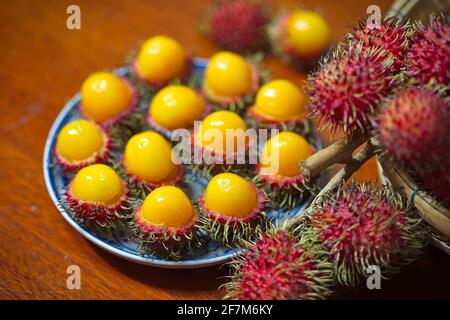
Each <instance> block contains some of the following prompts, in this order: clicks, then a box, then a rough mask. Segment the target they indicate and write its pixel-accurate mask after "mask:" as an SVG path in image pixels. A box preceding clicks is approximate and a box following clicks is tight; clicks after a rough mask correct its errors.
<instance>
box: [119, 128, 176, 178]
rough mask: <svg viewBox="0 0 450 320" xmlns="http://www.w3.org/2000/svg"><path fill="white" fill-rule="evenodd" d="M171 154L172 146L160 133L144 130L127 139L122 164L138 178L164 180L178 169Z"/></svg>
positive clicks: (172, 175)
mask: <svg viewBox="0 0 450 320" xmlns="http://www.w3.org/2000/svg"><path fill="white" fill-rule="evenodd" d="M171 154H172V146H171V144H170V143H169V142H168V141H167V140H166V139H165V138H164V137H163V136H162V135H160V134H159V133H156V132H152V131H145V132H141V133H138V134H136V135H134V136H133V137H131V139H130V140H129V141H128V143H127V145H126V147H125V153H124V155H125V158H124V164H125V166H126V168H127V170H128V171H129V172H130V173H131V174H132V175H134V176H136V177H138V178H140V179H143V180H145V181H148V182H164V181H167V180H169V179H171V178H173V177H174V176H175V175H176V173H177V171H178V167H177V165H176V164H175V163H174V162H173V161H172V158H171Z"/></svg>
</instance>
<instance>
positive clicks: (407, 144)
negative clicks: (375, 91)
mask: <svg viewBox="0 0 450 320" xmlns="http://www.w3.org/2000/svg"><path fill="white" fill-rule="evenodd" d="M378 131H379V133H380V140H381V142H382V144H383V145H384V147H385V148H386V150H387V152H388V153H389V154H390V155H391V156H392V157H393V158H394V159H395V160H396V161H400V162H401V163H402V164H404V165H406V166H409V167H413V168H414V169H416V170H417V171H423V169H426V167H435V166H436V165H438V164H439V163H441V162H442V157H443V156H444V155H445V154H448V152H449V150H450V105H449V103H448V101H446V99H445V98H444V97H443V96H441V95H440V94H439V93H438V92H436V91H435V90H432V89H430V88H419V87H412V88H407V89H403V90H401V91H399V92H398V93H397V94H395V95H394V96H393V98H391V99H390V100H389V101H387V103H386V106H385V108H384V109H383V110H382V112H381V113H380V114H379V117H378Z"/></svg>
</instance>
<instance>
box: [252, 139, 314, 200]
mask: <svg viewBox="0 0 450 320" xmlns="http://www.w3.org/2000/svg"><path fill="white" fill-rule="evenodd" d="M313 153H314V149H313V147H312V146H311V145H310V144H309V143H308V141H307V140H306V139H305V138H303V137H302V136H301V135H299V134H297V133H294V132H288V131H283V132H280V133H279V134H278V135H276V136H273V137H272V138H270V140H268V141H267V142H266V144H265V145H264V146H263V148H262V150H261V154H260V157H259V164H258V166H257V168H256V173H257V174H258V180H259V183H258V185H260V184H261V186H262V187H264V188H265V189H266V190H267V192H266V193H267V195H268V198H269V199H270V200H271V202H272V203H273V204H272V206H274V207H275V208H277V209H279V208H281V209H293V208H295V207H297V206H298V205H299V204H300V203H301V202H302V201H303V200H304V199H305V197H306V196H307V195H308V194H309V193H308V190H307V188H305V185H304V183H305V181H304V179H303V177H302V175H301V173H300V170H299V165H300V163H301V162H302V161H303V160H305V159H306V158H308V157H309V156H310V155H312V154H313Z"/></svg>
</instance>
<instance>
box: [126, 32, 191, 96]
mask: <svg viewBox="0 0 450 320" xmlns="http://www.w3.org/2000/svg"><path fill="white" fill-rule="evenodd" d="M191 60H192V59H191V58H190V57H189V55H188V53H187V52H186V50H185V49H184V47H183V46H182V45H181V44H180V43H179V42H178V41H177V40H175V39H173V38H170V37H167V36H163V35H158V36H154V37H151V38H149V39H147V40H146V41H145V42H144V43H143V44H142V46H141V48H140V50H139V53H138V54H137V56H136V57H135V59H134V61H133V63H132V68H133V74H134V76H135V77H136V78H137V80H140V82H141V83H142V82H143V83H145V84H147V85H148V86H150V88H156V89H157V88H161V87H163V86H165V85H167V84H168V83H170V82H171V81H173V80H177V79H184V78H187V77H188V76H189V74H190V73H191V69H192V61H191Z"/></svg>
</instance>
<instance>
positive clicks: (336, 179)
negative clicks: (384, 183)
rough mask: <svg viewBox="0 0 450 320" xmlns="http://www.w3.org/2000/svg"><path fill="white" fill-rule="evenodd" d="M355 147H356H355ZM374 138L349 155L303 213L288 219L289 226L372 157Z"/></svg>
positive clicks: (309, 211)
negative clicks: (343, 164)
mask: <svg viewBox="0 0 450 320" xmlns="http://www.w3.org/2000/svg"><path fill="white" fill-rule="evenodd" d="M355 148H356V147H355ZM375 150H376V147H375V138H372V139H370V140H369V141H368V142H367V145H366V146H365V147H364V148H363V149H362V150H361V151H359V152H358V153H357V154H356V155H355V156H354V157H351V159H350V160H348V161H347V163H346V165H345V166H344V167H343V168H342V169H341V170H339V171H338V172H337V173H336V174H335V175H334V176H333V178H331V180H330V181H328V183H327V184H326V185H325V187H323V189H322V190H321V191H320V192H319V194H318V195H317V196H316V197H315V198H314V200H313V201H312V202H311V204H310V205H309V206H308V208H307V209H305V212H304V214H300V215H298V216H296V217H295V218H294V219H292V220H289V224H288V225H289V226H294V225H296V224H297V223H298V222H299V221H301V220H302V219H303V218H304V216H305V214H306V215H309V214H310V213H311V211H313V210H314V208H315V207H316V205H317V204H319V203H320V201H322V199H323V196H324V195H325V194H327V193H329V192H333V191H334V190H336V189H337V188H338V187H339V186H341V185H342V184H343V183H344V182H345V181H346V180H347V179H348V178H350V177H351V175H352V174H353V173H355V171H357V170H358V169H359V168H360V167H361V166H362V165H363V164H364V163H365V162H366V161H367V160H369V159H370V158H372V157H373V156H374V155H375Z"/></svg>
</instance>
